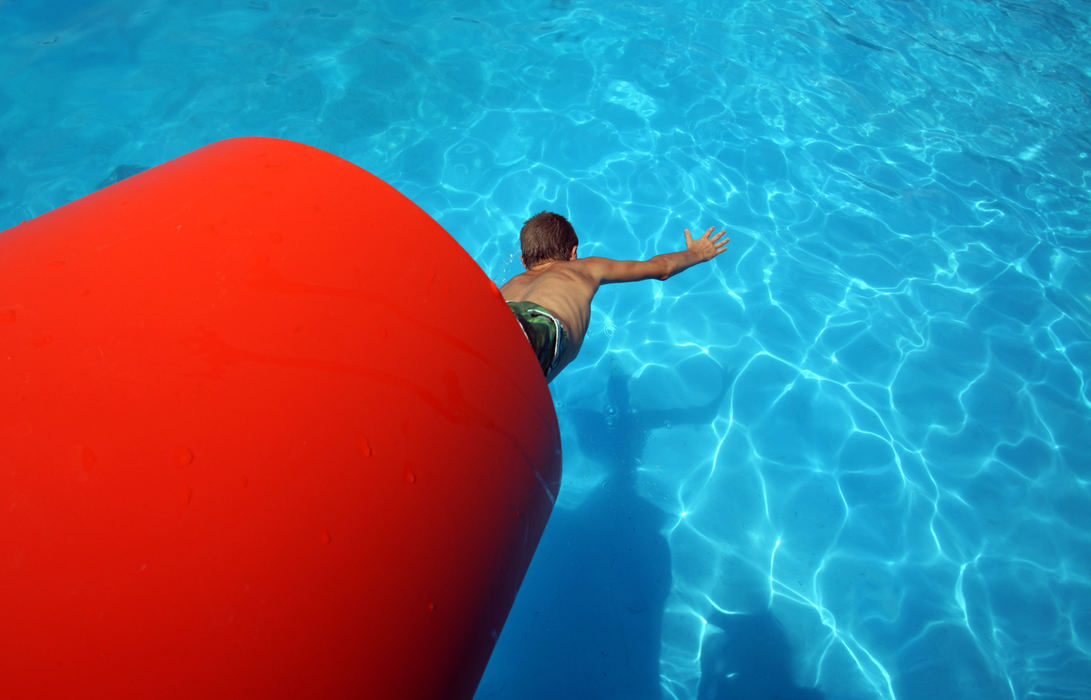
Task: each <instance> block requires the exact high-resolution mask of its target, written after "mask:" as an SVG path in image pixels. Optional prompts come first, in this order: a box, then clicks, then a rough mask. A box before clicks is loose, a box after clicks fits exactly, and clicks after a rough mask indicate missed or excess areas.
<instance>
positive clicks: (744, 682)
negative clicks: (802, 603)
mask: <svg viewBox="0 0 1091 700" xmlns="http://www.w3.org/2000/svg"><path fill="white" fill-rule="evenodd" d="M708 622H709V625H710V626H711V627H710V629H709V632H708V633H707V634H706V636H705V640H704V643H703V644H702V645H701V684H700V686H699V687H698V690H697V700H824V696H823V695H822V693H820V692H819V691H818V690H815V689H814V688H800V687H799V686H797V685H796V684H795V683H794V682H793V681H792V656H791V647H790V646H789V645H788V637H787V635H786V634H785V632H784V628H783V627H781V625H780V623H779V622H777V619H776V618H775V617H773V615H772V614H771V613H769V612H768V611H766V612H762V613H758V614H756V615H727V614H724V613H721V612H715V613H713V614H712V615H710V616H709V618H708ZM713 628H717V629H713Z"/></svg>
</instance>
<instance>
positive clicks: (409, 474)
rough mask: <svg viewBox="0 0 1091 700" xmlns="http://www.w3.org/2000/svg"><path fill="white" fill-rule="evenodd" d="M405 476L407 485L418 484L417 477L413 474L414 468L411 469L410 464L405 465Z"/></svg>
mask: <svg viewBox="0 0 1091 700" xmlns="http://www.w3.org/2000/svg"><path fill="white" fill-rule="evenodd" d="M404 476H405V483H407V484H415V483H417V475H416V474H415V473H413V468H412V467H410V466H409V465H408V464H406V465H405V474H404Z"/></svg>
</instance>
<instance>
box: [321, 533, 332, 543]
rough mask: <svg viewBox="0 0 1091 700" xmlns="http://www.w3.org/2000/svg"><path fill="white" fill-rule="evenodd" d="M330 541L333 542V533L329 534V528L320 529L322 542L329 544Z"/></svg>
mask: <svg viewBox="0 0 1091 700" xmlns="http://www.w3.org/2000/svg"><path fill="white" fill-rule="evenodd" d="M331 542H333V535H331V534H330V531H329V530H323V531H322V543H323V544H329V543H331Z"/></svg>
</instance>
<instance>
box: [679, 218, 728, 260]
mask: <svg viewBox="0 0 1091 700" xmlns="http://www.w3.org/2000/svg"><path fill="white" fill-rule="evenodd" d="M715 230H716V227H715V226H709V227H708V230H707V231H705V235H703V236H701V237H700V238H698V239H696V240H695V239H694V238H693V236H692V234H690V232H689V229H688V228H687V229H684V231H685V234H686V250H692V251H693V252H694V253H697V255H698V257H700V259H701V262H705V261H706V260H711V259H713V258H714V257H716V256H717V255H719V254H720V253H722V252H724V251H725V250H727V242H728V241H730V240H731V239H730V238H727V237H725V236H724V234H725V233H727V231H726V230H724V231H720V232H719V233H717V234H716V235H715V236H712V232H713V231H715Z"/></svg>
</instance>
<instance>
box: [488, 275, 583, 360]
mask: <svg viewBox="0 0 1091 700" xmlns="http://www.w3.org/2000/svg"><path fill="white" fill-rule="evenodd" d="M599 284H600V280H599V278H598V276H597V275H595V274H594V269H593V267H592V266H589V265H588V264H587V260H586V259H583V260H556V261H553V262H550V263H548V264H547V265H546V266H545V267H543V268H540V269H536V270H528V271H526V272H524V273H522V274H521V275H516V276H515V277H513V278H512V279H511V280H510V281H509V282H508V283H507V284H505V285H504V286H503V287H501V288H500V294H501V295H502V296H503V297H504V299H505V300H506V301H530V302H533V303H535V304H538V305H540V306H544V307H545V308H546V309H548V310H549V311H551V312H552V313H553V314H554V315H555V316H556V317H557V319H558V320H560V322H561V323H562V324H564V327H565V330H566V331H568V346H567V347H566V348H565V353H564V357H562V358H561V363H560V366H559V367H558V371H560V368H562V367H564V365H567V364H568V363H569V362H571V361H572V359H573V358H574V357H576V354H577V353H579V351H580V346H582V345H583V337H584V335H586V334H587V323H588V320H589V319H590V317H591V299H592V298H593V297H594V296H595V292H597V291H598V288H599Z"/></svg>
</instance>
